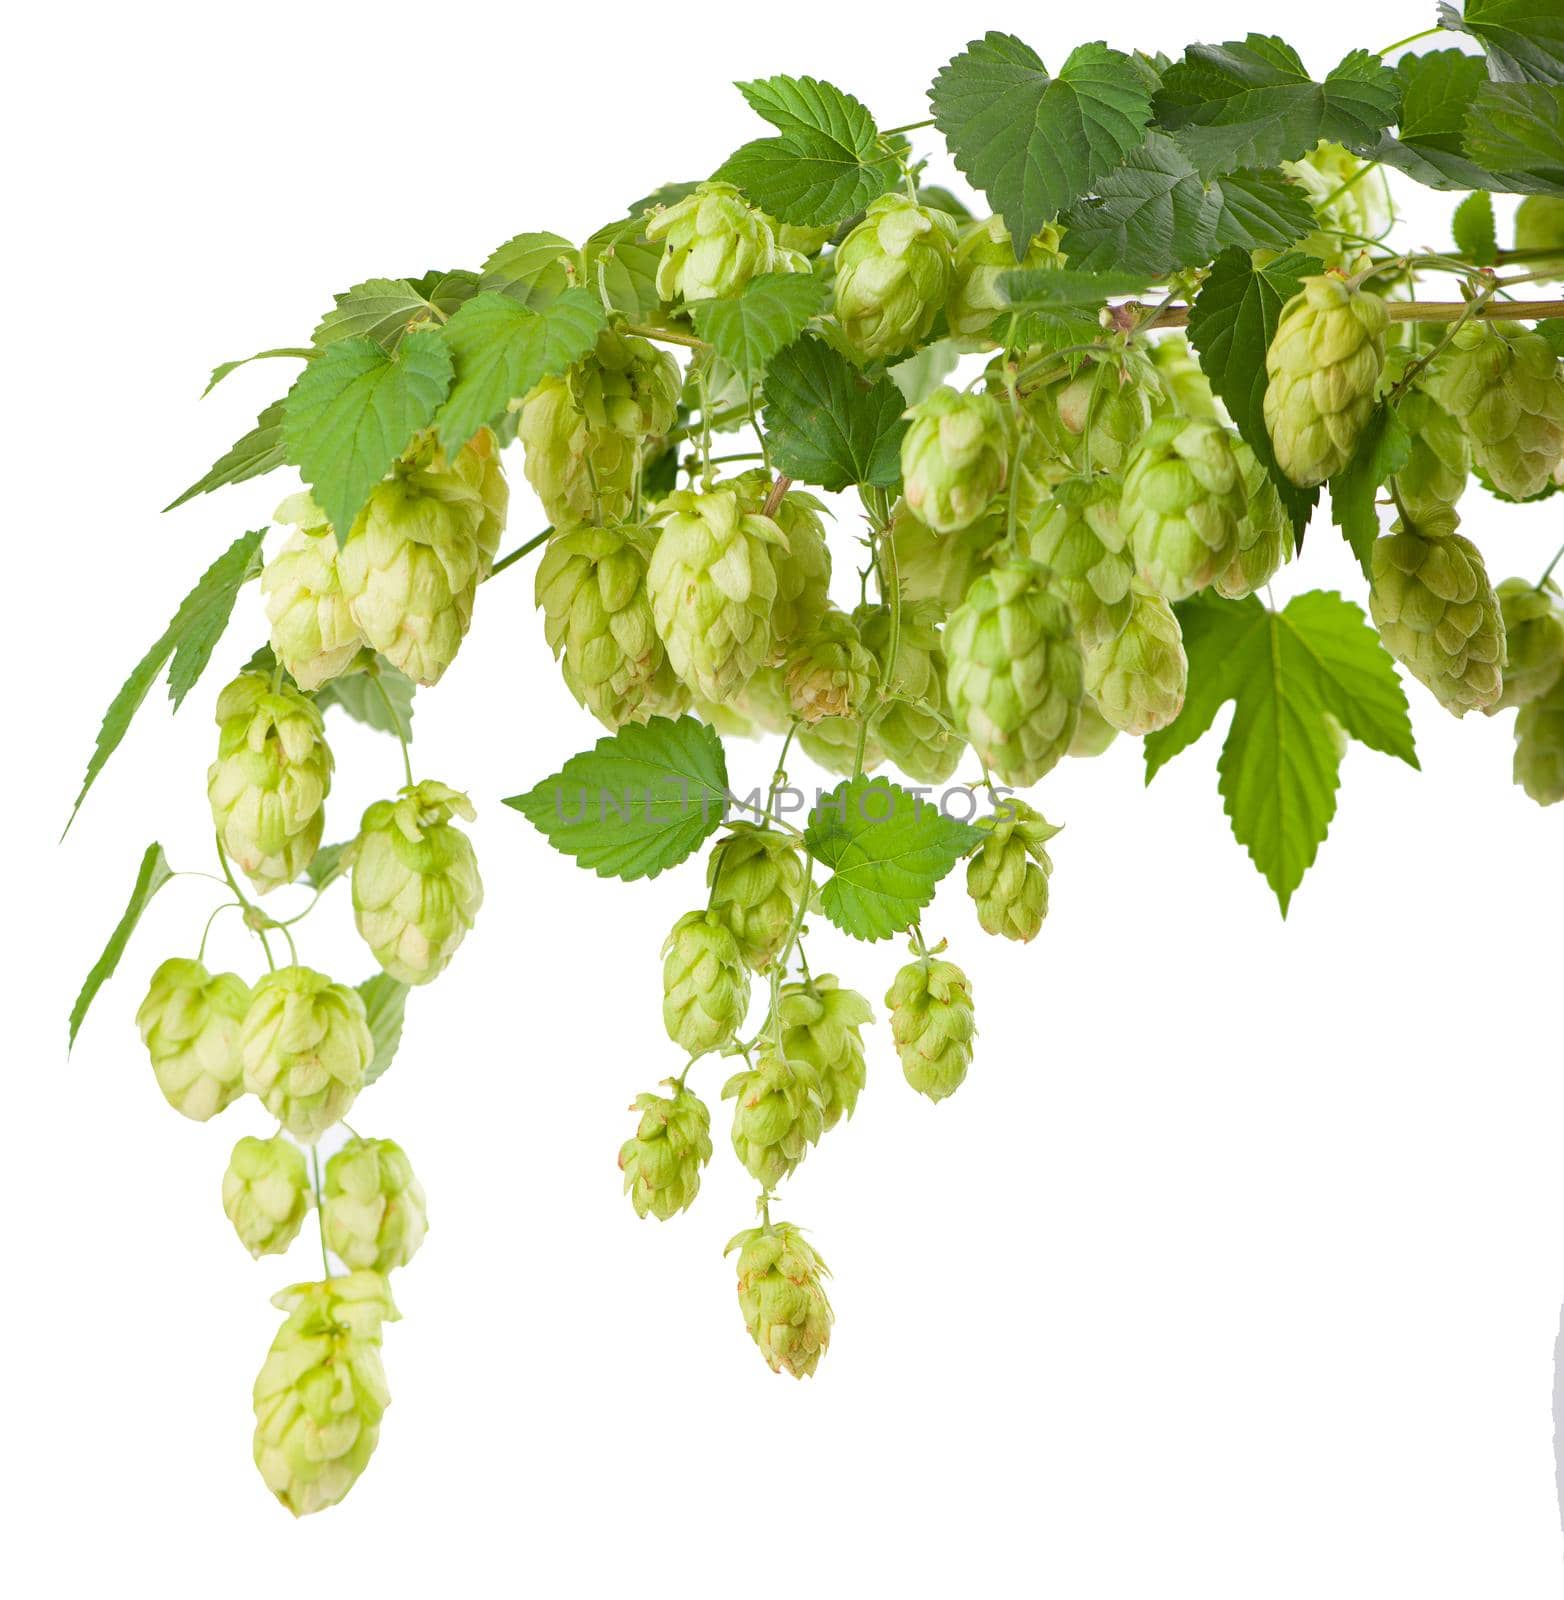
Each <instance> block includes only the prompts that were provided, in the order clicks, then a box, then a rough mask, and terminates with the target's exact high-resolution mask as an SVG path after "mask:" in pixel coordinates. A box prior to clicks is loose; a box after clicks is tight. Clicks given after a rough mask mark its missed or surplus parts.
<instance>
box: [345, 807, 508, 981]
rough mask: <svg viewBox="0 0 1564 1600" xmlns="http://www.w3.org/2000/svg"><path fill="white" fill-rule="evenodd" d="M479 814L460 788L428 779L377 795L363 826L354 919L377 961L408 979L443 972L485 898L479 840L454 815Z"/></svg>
mask: <svg viewBox="0 0 1564 1600" xmlns="http://www.w3.org/2000/svg"><path fill="white" fill-rule="evenodd" d="M473 815H474V813H473V808H472V802H471V801H470V800H469V799H468V798H467V796H466V795H464V794H463V793H462V792H461V791H460V790H459V789H451V788H448V787H447V786H446V785H445V784H443V783H436V782H434V780H433V779H425V780H424V782H422V783H416V784H409V785H407V786H406V787H405V788H403V789H402V790H401V791H400V793H399V794H398V797H397V798H396V799H395V800H377V801H376V802H375V803H374V804H373V805H372V806H370V808H369V809H368V810H367V811H366V812H365V813H364V820H363V821H362V822H361V823H360V824H359V829H358V837H357V838H356V839H355V840H354V841H353V844H352V848H351V852H350V854H351V857H352V869H353V918H354V921H355V922H357V924H358V931H359V934H360V935H361V936H362V938H363V940H364V943H365V944H367V945H368V946H369V948H370V951H371V952H372V954H373V955H374V958H375V960H376V961H378V962H379V963H380V965H381V967H382V969H383V970H384V971H386V972H388V973H389V974H390V975H391V976H392V977H393V978H396V979H398V980H399V981H400V982H402V983H413V984H418V983H431V982H433V980H434V979H436V978H438V977H439V976H440V974H441V973H442V972H443V971H444V970H445V968H446V964H447V963H448V962H449V961H450V959H451V957H452V956H453V955H455V954H456V951H457V947H458V946H459V945H460V944H461V942H462V940H463V939H465V938H466V937H467V930H468V929H469V928H470V927H471V926H472V925H473V919H474V918H475V917H476V916H477V915H478V908H479V907H480V906H481V905H482V904H483V880H482V879H481V878H480V877H479V876H478V858H477V856H476V855H474V853H473V848H472V841H471V840H470V839H469V838H468V837H467V835H466V834H465V833H463V832H462V830H461V829H460V828H458V827H457V826H456V825H455V824H454V823H453V822H452V821H451V818H452V817H462V818H463V819H465V820H466V821H468V822H471V821H472V819H473Z"/></svg>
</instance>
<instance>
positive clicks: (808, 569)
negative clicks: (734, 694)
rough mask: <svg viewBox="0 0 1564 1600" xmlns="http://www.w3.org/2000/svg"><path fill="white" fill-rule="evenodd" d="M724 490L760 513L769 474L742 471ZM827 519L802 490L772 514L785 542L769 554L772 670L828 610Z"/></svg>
mask: <svg viewBox="0 0 1564 1600" xmlns="http://www.w3.org/2000/svg"><path fill="white" fill-rule="evenodd" d="M728 487H730V488H732V489H733V490H734V491H735V492H736V493H737V494H738V495H739V496H740V498H741V500H742V501H743V504H744V509H745V510H746V511H747V512H750V513H754V514H763V513H764V512H765V508H766V501H767V500H768V499H769V498H770V496H771V487H772V479H771V474H770V473H769V472H767V471H766V470H765V469H764V468H763V467H762V468H758V469H756V470H754V471H751V472H741V473H740V474H739V475H738V477H736V478H731V479H729V480H728ZM825 514H826V510H825V506H824V504H822V502H821V501H819V500H817V499H816V498H815V496H814V495H812V494H810V493H808V492H807V491H806V490H803V489H789V490H788V491H787V493H786V494H784V495H783V496H782V498H781V499H780V500H779V501H778V502H777V505H776V509H775V510H774V511H773V512H772V513H771V520H772V521H773V522H775V523H776V525H777V526H778V527H779V528H780V529H781V530H782V536H783V538H784V539H785V540H786V541H787V543H786V546H785V548H784V547H782V546H778V547H776V548H775V549H773V551H772V556H771V561H772V565H773V566H774V567H775V568H776V574H777V597H776V599H775V601H774V602H773V603H772V607H771V654H770V656H769V657H768V658H767V664H768V665H770V666H780V665H781V664H782V663H783V662H784V661H785V660H786V659H787V652H788V649H789V647H790V646H791V645H792V643H793V641H794V640H795V639H798V638H800V637H802V636H803V635H804V634H806V633H808V631H809V630H810V629H811V628H813V627H814V626H815V624H816V623H817V622H819V621H820V619H821V618H822V617H823V616H824V615H825V614H826V611H827V609H828V608H829V605H830V601H829V599H828V593H829V590H830V587H831V552H830V550H829V549H827V547H826V542H825V523H824V521H823V520H822V519H823V518H824V516H825ZM783 725H784V726H786V724H785V723H784V724H783Z"/></svg>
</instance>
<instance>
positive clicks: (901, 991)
mask: <svg viewBox="0 0 1564 1600" xmlns="http://www.w3.org/2000/svg"><path fill="white" fill-rule="evenodd" d="M885 1003H886V1005H887V1006H889V1007H890V1011H891V1037H892V1038H893V1039H894V1040H895V1041H896V1053H897V1054H898V1055H899V1056H900V1057H901V1070H902V1073H903V1075H904V1076H905V1077H906V1079H907V1082H908V1083H910V1084H911V1085H912V1086H913V1088H914V1089H916V1090H917V1091H918V1093H919V1094H925V1095H927V1096H928V1097H929V1099H930V1100H943V1099H944V1098H945V1097H946V1095H951V1094H954V1093H955V1092H956V1090H957V1089H959V1088H960V1087H961V1085H962V1083H963V1082H964V1081H965V1080H966V1076H967V1068H968V1067H969V1066H971V1065H972V1040H973V1038H974V1037H975V1036H976V1034H977V1022H976V1018H975V1016H974V1014H973V1010H972V985H971V984H970V983H968V982H967V975H966V974H965V973H964V972H963V971H962V970H961V968H960V967H958V966H956V965H955V964H954V963H953V962H950V961H940V960H937V959H936V958H935V957H933V956H921V957H919V959H918V960H916V961H910V962H908V964H907V965H906V966H905V967H903V968H902V969H901V971H900V972H898V973H897V974H896V979H895V982H893V983H892V984H891V986H890V989H889V990H888V991H887V992H886V996H885Z"/></svg>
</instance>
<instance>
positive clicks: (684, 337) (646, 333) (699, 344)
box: [624, 322, 711, 350]
mask: <svg viewBox="0 0 1564 1600" xmlns="http://www.w3.org/2000/svg"><path fill="white" fill-rule="evenodd" d="M624 331H625V332H626V333H633V334H635V335H637V337H639V338H642V339H656V340H658V341H660V342H661V343H662V344H680V345H683V346H684V347H685V348H686V349H688V350H709V349H711V346H710V345H709V344H708V343H707V342H706V341H705V340H704V339H699V338H697V337H696V336H695V335H694V334H693V333H680V332H678V331H677V330H676V329H674V328H650V327H648V326H647V325H646V324H645V323H641V322H627V323H626V324H625V325H624Z"/></svg>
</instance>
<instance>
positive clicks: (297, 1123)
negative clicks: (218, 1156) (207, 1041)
mask: <svg viewBox="0 0 1564 1600" xmlns="http://www.w3.org/2000/svg"><path fill="white" fill-rule="evenodd" d="M373 1055H374V1041H373V1040H372V1039H371V1037H370V1033H369V1024H368V1022H367V1021H366V1019H365V1015H364V1001H363V997H362V996H361V995H360V994H359V993H358V991H357V990H356V989H349V988H347V987H346V986H345V985H344V984H340V983H333V982H332V981H331V979H330V978H328V977H326V976H325V974H324V973H320V972H312V971H311V970H310V969H309V968H308V967H279V968H278V969H277V970H276V971H275V972H268V973H267V974H266V976H265V977H263V978H262V979H260V981H259V982H258V983H257V984H256V985H255V990H254V993H253V995H252V998H251V1000H250V1006H249V1009H248V1010H247V1011H246V1012H245V1017H244V1026H243V1027H242V1029H241V1030H240V1034H239V1056H240V1060H241V1061H242V1062H243V1064H244V1087H245V1089H246V1090H247V1091H248V1092H249V1093H250V1094H253V1095H254V1096H255V1097H256V1098H257V1099H258V1100H259V1101H260V1102H261V1104H262V1105H264V1106H265V1107H266V1109H267V1110H268V1111H269V1112H271V1114H272V1115H273V1116H274V1117H276V1119H277V1120H278V1121H279V1122H280V1123H281V1124H282V1125H283V1127H284V1128H286V1129H287V1131H288V1132H289V1133H291V1134H292V1135H293V1137H294V1138H295V1139H298V1140H301V1141H302V1142H303V1143H305V1144H314V1143H315V1141H316V1140H317V1139H318V1138H320V1136H321V1134H323V1133H324V1132H325V1131H326V1129H327V1128H329V1127H331V1126H332V1125H333V1124H334V1123H337V1122H340V1121H341V1120H342V1118H343V1117H345V1116H346V1115H347V1113H348V1108H349V1107H350V1106H351V1105H352V1104H353V1101H354V1100H355V1099H356V1098H357V1096H358V1092H359V1090H360V1089H361V1088H363V1086H364V1073H365V1071H366V1070H367V1068H368V1066H369V1063H370V1060H371V1058H372V1057H373Z"/></svg>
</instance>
